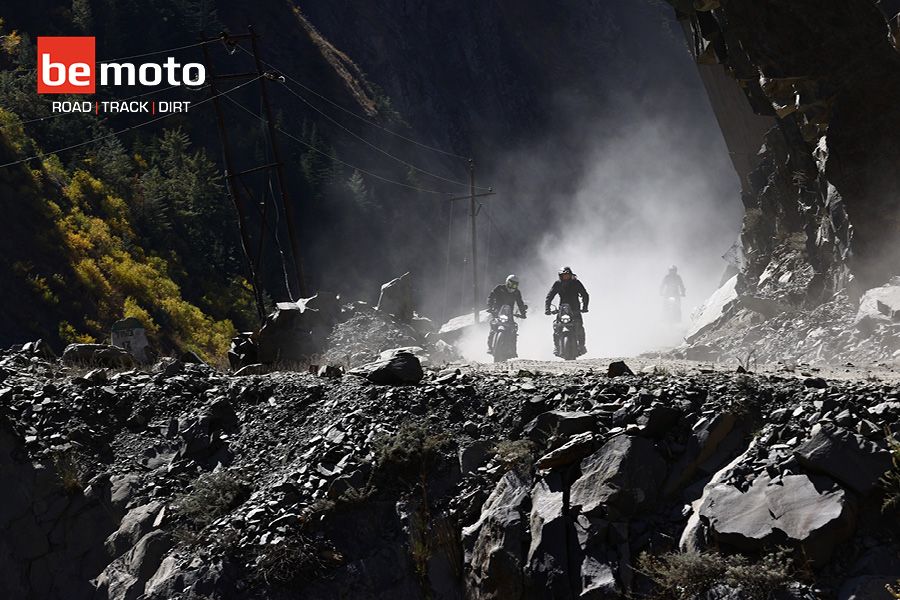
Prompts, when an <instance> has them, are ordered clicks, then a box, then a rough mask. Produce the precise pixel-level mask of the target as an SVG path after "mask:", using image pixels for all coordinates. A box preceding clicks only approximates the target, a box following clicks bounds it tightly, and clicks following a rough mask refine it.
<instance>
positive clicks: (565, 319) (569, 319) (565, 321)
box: [559, 315, 572, 323]
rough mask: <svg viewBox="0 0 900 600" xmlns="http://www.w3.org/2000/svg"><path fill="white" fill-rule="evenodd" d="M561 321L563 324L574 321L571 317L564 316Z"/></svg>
mask: <svg viewBox="0 0 900 600" xmlns="http://www.w3.org/2000/svg"><path fill="white" fill-rule="evenodd" d="M559 320H560V321H562V322H563V323H568V322H569V321H571V320H572V317H570V316H569V315H563V316H561V317H560V318H559Z"/></svg>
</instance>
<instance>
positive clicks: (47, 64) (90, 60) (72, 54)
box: [37, 37, 206, 94]
mask: <svg viewBox="0 0 900 600" xmlns="http://www.w3.org/2000/svg"><path fill="white" fill-rule="evenodd" d="M37 48H38V81H37V91H38V93H39V94H93V93H94V92H95V91H96V89H97V71H98V69H97V63H96V39H95V38H93V37H38V43H37ZM163 74H165V76H164V75H163ZM99 75H100V77H99V79H100V85H104V86H105V85H129V86H133V85H144V86H155V85H160V84H162V83H163V82H164V81H165V82H166V83H167V84H168V85H172V86H175V85H202V84H203V83H204V82H205V81H206V68H205V67H204V66H203V65H202V64H200V63H186V64H185V65H181V64H180V63H178V62H176V60H175V59H174V58H173V57H171V56H169V57H167V58H166V62H164V63H162V64H158V63H144V64H142V65H135V64H134V63H127V62H112V61H107V62H103V63H101V64H100V65H99Z"/></svg>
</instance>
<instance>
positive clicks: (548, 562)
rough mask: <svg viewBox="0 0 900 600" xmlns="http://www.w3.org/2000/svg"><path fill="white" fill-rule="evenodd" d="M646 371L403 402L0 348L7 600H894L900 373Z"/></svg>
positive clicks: (454, 377)
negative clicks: (899, 377) (893, 442)
mask: <svg viewBox="0 0 900 600" xmlns="http://www.w3.org/2000/svg"><path fill="white" fill-rule="evenodd" d="M404 356H408V355H404ZM372 358H374V356H373V357H372ZM629 363H630V366H631V367H633V369H634V371H635V372H636V373H637V374H630V373H629V372H628V370H627V369H624V368H621V367H619V368H616V369H612V370H609V369H608V368H607V367H608V361H599V360H598V361H591V362H588V363H577V364H575V365H572V364H569V365H564V364H563V363H534V362H526V361H516V362H514V363H510V364H509V365H501V366H494V365H491V366H469V365H463V364H451V365H442V366H437V365H433V366H430V367H429V366H426V367H425V369H424V372H422V373H421V374H420V376H421V380H420V381H419V382H418V383H415V384H413V385H404V386H392V385H375V384H372V383H370V382H369V381H368V380H367V379H366V378H365V377H361V376H357V375H352V374H344V375H343V376H340V373H339V372H336V371H329V372H327V373H325V372H323V375H326V374H327V375H331V376H318V375H314V374H311V373H292V372H277V373H269V374H265V375H252V376H242V377H235V376H232V375H228V374H225V373H222V372H219V371H217V370H215V369H213V368H211V367H208V366H206V365H202V364H190V363H183V362H181V361H178V360H174V359H167V360H165V361H164V362H161V363H159V364H157V365H154V366H152V367H149V368H145V369H121V368H120V369H111V368H88V367H86V366H77V367H73V366H64V365H63V364H61V363H60V362H59V361H56V360H48V359H45V358H42V356H41V354H40V350H39V349H32V348H29V349H27V350H24V351H7V352H4V353H3V354H2V357H0V466H2V468H0V474H2V479H3V480H2V484H3V489H4V490H5V494H4V500H3V501H2V503H0V529H2V530H3V535H2V536H0V565H2V572H0V592H2V594H3V596H4V597H9V598H67V599H70V598H76V599H77V598H116V599H125V598H129V599H134V598H144V599H146V600H151V599H163V598H167V599H168V598H223V599H224V598H273V599H274V598H297V597H302V598H322V599H325V598H329V599H330V598H498V599H499V598H503V599H516V598H617V597H626V596H628V595H629V594H630V595H632V596H633V597H648V596H649V597H662V598H667V597H668V598H709V599H711V598H735V599H737V598H767V597H779V598H842V599H844V598H846V599H849V598H882V597H883V598H890V597H891V596H889V595H887V593H888V592H887V591H886V590H885V587H884V586H885V584H886V583H891V582H896V580H897V579H898V578H900V555H898V550H900V535H898V534H900V528H898V519H897V513H896V511H895V508H894V507H895V505H892V504H891V503H890V502H888V506H887V508H886V509H885V510H883V509H882V506H883V504H885V502H886V501H890V500H895V501H896V500H897V499H898V498H900V487H898V486H900V481H898V479H896V478H895V479H889V480H888V482H887V483H881V482H880V479H881V478H882V476H883V475H884V473H885V472H889V470H890V469H891V468H892V465H891V457H890V454H889V452H888V446H887V441H886V440H887V437H888V436H889V435H890V434H897V433H898V431H900V388H898V387H897V385H896V380H895V379H892V378H891V377H890V372H888V371H885V372H884V373H883V375H885V377H876V376H873V375H870V374H865V373H856V374H854V373H843V377H842V378H840V379H838V378H832V376H831V373H824V376H823V373H822V372H817V371H815V370H814V369H813V368H812V367H808V370H807V369H805V368H804V367H799V368H795V369H794V370H793V371H788V370H785V366H784V365H773V366H771V367H767V370H765V371H761V372H757V373H749V374H739V373H734V372H733V370H732V369H730V368H729V369H727V370H726V369H725V368H724V367H722V366H719V367H716V366H714V365H709V364H702V363H692V362H687V361H680V362H666V361H660V360H659V359H642V360H637V359H635V360H631V361H629ZM362 372H363V373H365V371H362ZM610 375H615V376H610ZM893 472H894V473H895V474H896V473H897V468H896V467H895V468H894V471H893Z"/></svg>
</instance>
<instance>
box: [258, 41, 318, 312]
mask: <svg viewBox="0 0 900 600" xmlns="http://www.w3.org/2000/svg"><path fill="white" fill-rule="evenodd" d="M247 31H248V33H249V34H250V43H251V47H252V49H253V60H254V61H256V72H257V73H258V74H259V78H260V79H259V86H260V94H261V95H262V103H263V109H264V110H265V112H266V125H267V127H268V130H269V142H270V143H271V145H272V156H273V158H274V159H275V179H276V181H277V182H278V189H279V191H280V193H281V206H282V208H283V209H284V214H285V218H286V220H287V229H288V237H289V238H290V240H291V260H292V261H293V263H294V277H295V278H296V280H297V291H298V292H299V294H300V296H299V297H300V298H305V297H306V296H307V293H306V283H305V281H304V277H303V263H302V262H301V259H300V256H301V255H300V244H299V238H298V236H297V225H296V219H295V213H294V205H293V203H291V201H290V198H288V195H287V191H286V189H285V186H284V163H282V162H281V152H280V151H279V149H278V141H277V139H276V138H275V122H274V121H273V119H272V109H271V107H270V105H269V94H268V92H267V91H266V73H265V71H263V68H262V67H263V66H262V61H261V60H260V58H259V49H258V47H257V45H256V37H257V36H256V33H254V31H253V26H252V25H250V26H248V27H247Z"/></svg>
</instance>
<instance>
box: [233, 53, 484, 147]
mask: <svg viewBox="0 0 900 600" xmlns="http://www.w3.org/2000/svg"><path fill="white" fill-rule="evenodd" d="M237 48H238V49H239V50H241V51H242V52H244V53H246V54H250V51H249V50H247V49H246V48H244V47H243V46H241V45H240V44H238V45H237ZM262 63H263V64H264V65H266V66H267V67H269V68H270V69H275V70H276V71H278V73H279V74H281V75H284V77H285V78H286V79H289V80H290V81H292V82H293V83H295V84H297V85H298V86H300V87H301V88H303V89H304V90H306V91H307V92H309V93H310V94H313V95H315V96H317V97H319V98H321V99H322V100H324V101H325V102H327V103H328V104H330V105H332V106H334V107H335V108H337V109H338V110H341V111H343V112H345V113H347V114H348V115H350V116H351V117H353V118H355V119H359V120H360V121H362V122H363V123H366V124H367V125H370V126H372V127H376V128H378V129H380V130H382V131H384V132H385V133H387V134H390V135H392V136H394V137H397V138H400V139H401V140H404V141H406V142H409V143H411V144H415V145H416V146H419V147H420V148H425V149H426V150H431V151H432V152H438V153H440V154H444V155H446V156H452V157H453V158H459V159H461V160H469V157H467V156H462V155H460V154H456V153H454V152H448V151H447V150H442V149H440V148H435V147H434V146H429V145H428V144H423V143H422V142H420V141H418V140H414V139H412V138H409V137H406V136H405V135H403V134H400V133H397V132H396V131H391V130H390V129H388V128H387V127H385V126H384V125H381V124H380V123H376V122H375V121H372V120H371V119H367V118H366V117H363V116H362V115H358V114H356V113H355V112H353V111H352V110H349V109H347V108H344V107H343V106H341V105H340V104H338V103H337V102H335V101H334V100H332V99H330V98H328V97H327V96H325V95H323V94H320V93H319V92H317V91H316V90H314V89H312V88H311V87H309V86H307V85H304V84H303V83H301V82H299V81H297V80H296V79H294V78H293V77H291V76H290V75H289V74H287V73H285V72H284V71H283V70H282V69H279V68H278V67H276V66H275V65H273V64H271V63H268V62H266V61H262Z"/></svg>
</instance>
